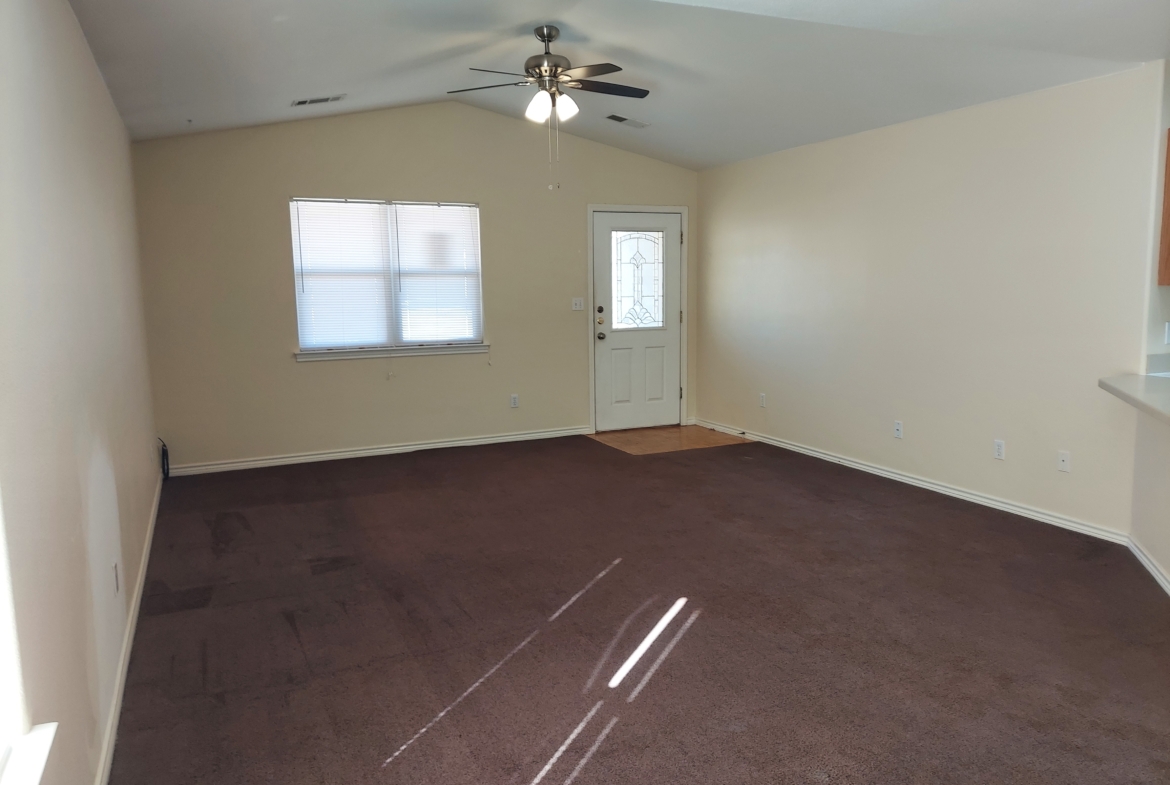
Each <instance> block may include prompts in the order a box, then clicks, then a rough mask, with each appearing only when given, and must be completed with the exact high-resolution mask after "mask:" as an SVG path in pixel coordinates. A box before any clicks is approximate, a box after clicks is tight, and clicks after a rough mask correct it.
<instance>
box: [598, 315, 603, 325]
mask: <svg viewBox="0 0 1170 785" xmlns="http://www.w3.org/2000/svg"><path fill="white" fill-rule="evenodd" d="M597 323H598V324H605V317H604V316H598V317H597Z"/></svg>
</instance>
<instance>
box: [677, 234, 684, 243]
mask: <svg viewBox="0 0 1170 785" xmlns="http://www.w3.org/2000/svg"><path fill="white" fill-rule="evenodd" d="M678 244H679V245H682V244H683V233H682V232H679V233H678Z"/></svg>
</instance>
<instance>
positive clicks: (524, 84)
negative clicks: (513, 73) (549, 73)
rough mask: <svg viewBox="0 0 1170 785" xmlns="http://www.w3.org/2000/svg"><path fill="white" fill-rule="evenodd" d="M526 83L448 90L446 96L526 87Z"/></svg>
mask: <svg viewBox="0 0 1170 785" xmlns="http://www.w3.org/2000/svg"><path fill="white" fill-rule="evenodd" d="M527 86H528V82H506V83H505V84H490V85H487V86H486V87H465V88H463V89H462V90H448V91H447V95H451V94H452V93H470V92H471V91H472V90H491V89H492V88H493V87H527Z"/></svg>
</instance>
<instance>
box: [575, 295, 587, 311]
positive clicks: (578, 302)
mask: <svg viewBox="0 0 1170 785" xmlns="http://www.w3.org/2000/svg"><path fill="white" fill-rule="evenodd" d="M573 310H574V311H584V310H585V298H584V297H574V298H573Z"/></svg>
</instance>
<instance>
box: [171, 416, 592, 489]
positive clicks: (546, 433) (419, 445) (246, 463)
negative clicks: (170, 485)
mask: <svg viewBox="0 0 1170 785" xmlns="http://www.w3.org/2000/svg"><path fill="white" fill-rule="evenodd" d="M587 433H593V429H592V428H590V427H589V426H588V425H581V426H578V427H576V428H551V429H548V430H543V431H520V432H518V433H501V434H496V435H494V436H473V437H470V438H466V439H437V440H434V441H427V442H410V443H407V444H388V445H382V446H379V447H359V448H357V449H353V450H322V451H320V452H303V453H295V454H292V455H273V456H269V457H267V458H238V459H234V460H229V461H211V462H208V463H185V464H181V465H178V466H172V467H171V475H172V476H175V477H178V476H182V475H184V474H209V473H211V472H226V471H233V470H235V469H259V468H262V467H265V466H284V465H287V464H290V463H312V462H314V461H334V460H338V459H341V458H363V457H367V456H371V455H391V454H393V453H399V452H414V451H415V450H435V449H439V448H441V447H470V446H473V445H477V444H499V443H502V442H522V441H528V440H529V439H555V438H557V437H558V436H581V435H583V434H587Z"/></svg>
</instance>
